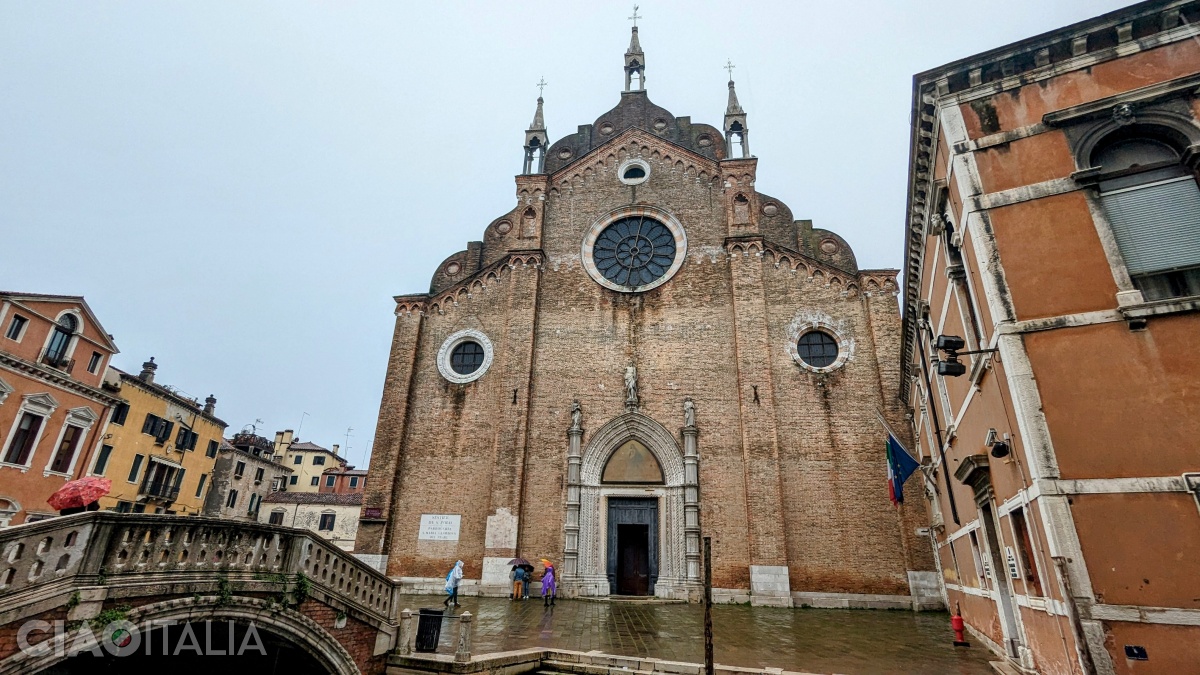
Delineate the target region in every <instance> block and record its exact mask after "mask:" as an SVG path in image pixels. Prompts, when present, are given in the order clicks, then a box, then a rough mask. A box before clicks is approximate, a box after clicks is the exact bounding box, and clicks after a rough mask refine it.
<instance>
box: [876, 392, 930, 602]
mask: <svg viewBox="0 0 1200 675" xmlns="http://www.w3.org/2000/svg"><path fill="white" fill-rule="evenodd" d="M875 418H876V419H878V420H879V423H880V424H882V425H883V428H884V430H886V431H887V433H888V434H889V435H890V436H891V437H892V438H894V439H896V445H898V446H900V450H901V451H903V452H904V454H906V455H908V456H909V458H911V459H912V460H913V461H914V462H916V463H917V465H918V466H919V465H920V464H921V461H920V460H919V459H917V458H916V457H913V456H912V453H911V452H909V451H908V448H906V447H904V443H903V442H902V441H901V440H900V436H898V435H897V434H896V432H895V430H894V429H892V426H891V425H890V424H888V423H887V420H886V419H884V417H883V413H882V412H880V410H879V408H875ZM884 447H885V450H886V447H887V444H886V442H885V444H884ZM884 457H885V458H886V457H887V453H886V451H885V452H884ZM888 464H889V468H888V471H889V472H890V471H891V468H890V465H891V462H888ZM918 473H921V474H922V476H924V472H920V471H918ZM922 480H923V479H922ZM897 488H898V489H899V490H901V492H902V494H901V501H899V502H897V503H896V504H895V507H896V508H894V509H892V512H893V513H894V514H895V515H896V530H897V533H898V534H899V535H900V551H901V552H902V553H903V554H904V575H905V576H906V577H907V576H908V572H909V570H910V569H912V567H913V560H912V554H911V553H910V552H909V549H908V533H907V532H905V529H904V528H905V525H904V517H903V515H902V514H901V513H900V509H901V508H902V507H903V506H904V501H903V490H904V484H903V483H901V484H900V485H898V486H897ZM908 592H909V598H910V599H911V600H912V608H913V611H914V612H915V611H917V598H916V597H914V596H913V595H912V587H911V586H909V591H908Z"/></svg>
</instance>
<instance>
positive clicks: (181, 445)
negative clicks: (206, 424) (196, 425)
mask: <svg viewBox="0 0 1200 675" xmlns="http://www.w3.org/2000/svg"><path fill="white" fill-rule="evenodd" d="M199 439H200V434H197V433H196V432H194V431H192V430H191V429H188V428H186V427H182V426H181V427H179V433H178V434H176V435H175V449H176V450H179V451H180V452H183V451H185V450H195V449H196V441H197V440H199Z"/></svg>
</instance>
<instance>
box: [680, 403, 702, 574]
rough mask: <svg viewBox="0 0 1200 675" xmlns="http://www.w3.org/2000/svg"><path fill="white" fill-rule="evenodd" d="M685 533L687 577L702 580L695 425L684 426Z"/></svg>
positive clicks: (697, 454) (698, 468)
mask: <svg viewBox="0 0 1200 675" xmlns="http://www.w3.org/2000/svg"><path fill="white" fill-rule="evenodd" d="M682 431H683V534H684V540H685V543H686V546H687V548H686V549H685V550H686V555H687V579H688V581H689V582H696V583H699V582H700V573H701V569H700V555H701V553H700V452H699V450H698V448H697V443H696V439H697V437H698V436H699V435H700V430H699V429H697V428H696V427H695V425H690V424H689V425H687V426H685V427H683V430H682Z"/></svg>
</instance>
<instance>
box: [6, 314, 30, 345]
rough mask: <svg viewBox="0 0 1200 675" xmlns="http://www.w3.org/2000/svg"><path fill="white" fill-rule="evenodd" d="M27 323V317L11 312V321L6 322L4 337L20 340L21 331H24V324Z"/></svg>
mask: <svg viewBox="0 0 1200 675" xmlns="http://www.w3.org/2000/svg"><path fill="white" fill-rule="evenodd" d="M28 323H29V319H26V318H25V317H23V316H21V315H20V314H13V318H12V322H11V323H9V324H8V331H7V332H6V333H4V337H6V338H8V339H9V340H20V339H21V333H22V332H24V331H25V325H26V324H28Z"/></svg>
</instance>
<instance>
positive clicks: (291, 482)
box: [288, 476, 300, 485]
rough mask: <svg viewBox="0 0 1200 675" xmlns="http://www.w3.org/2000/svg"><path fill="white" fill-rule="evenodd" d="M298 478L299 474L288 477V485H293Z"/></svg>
mask: <svg viewBox="0 0 1200 675" xmlns="http://www.w3.org/2000/svg"><path fill="white" fill-rule="evenodd" d="M299 479H300V477H299V476H292V477H291V478H289V479H288V485H295V484H296V481H297V480H299Z"/></svg>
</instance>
